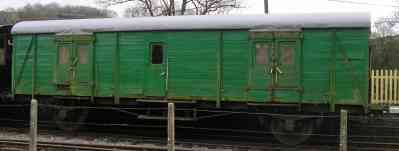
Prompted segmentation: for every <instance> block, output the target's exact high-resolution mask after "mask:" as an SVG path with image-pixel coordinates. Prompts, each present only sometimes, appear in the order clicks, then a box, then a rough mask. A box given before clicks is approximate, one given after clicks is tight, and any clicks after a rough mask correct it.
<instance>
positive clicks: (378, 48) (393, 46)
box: [369, 12, 399, 69]
mask: <svg viewBox="0 0 399 151" xmlns="http://www.w3.org/2000/svg"><path fill="white" fill-rule="evenodd" d="M398 14H399V12H395V14H394V15H393V16H392V17H388V18H381V19H379V20H377V21H376V22H375V23H374V28H373V29H374V31H373V33H372V34H371V36H370V42H369V48H370V56H371V58H370V61H371V66H372V68H375V69H392V68H396V69H397V68H399V59H398V58H399V35H398V32H397V27H398V26H397V25H398V23H399V15H398Z"/></svg>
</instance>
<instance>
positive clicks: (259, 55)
mask: <svg viewBox="0 0 399 151" xmlns="http://www.w3.org/2000/svg"><path fill="white" fill-rule="evenodd" d="M268 53H269V45H267V44H256V54H255V55H256V64H267V63H268V61H269V55H268Z"/></svg>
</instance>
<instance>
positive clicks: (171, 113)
mask: <svg viewBox="0 0 399 151" xmlns="http://www.w3.org/2000/svg"><path fill="white" fill-rule="evenodd" d="M168 151H175V104H174V103H168Z"/></svg>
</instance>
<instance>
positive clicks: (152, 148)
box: [0, 140, 337, 151]
mask: <svg viewBox="0 0 399 151" xmlns="http://www.w3.org/2000/svg"><path fill="white" fill-rule="evenodd" d="M177 144H178V145H177V147H176V151H236V150H237V151H238V150H239V151H245V150H251V151H287V150H288V151H294V150H295V151H336V150H337V148H336V147H326V146H314V145H307V146H306V145H304V146H291V147H283V146H281V145H276V144H265V145H264V146H249V145H221V144H198V143H194V144H192V143H189V142H185V143H184V144H183V143H182V142H179V143H177ZM181 146H190V147H181ZM204 146H206V147H204ZM28 147H29V141H28V140H0V151H25V150H28ZM38 149H39V150H41V151H47V150H57V151H59V150H79V151H116V150H117V151H165V150H167V148H166V146H165V145H159V146H157V145H154V144H141V145H103V144H81V143H63V142H44V141H40V142H38Z"/></svg>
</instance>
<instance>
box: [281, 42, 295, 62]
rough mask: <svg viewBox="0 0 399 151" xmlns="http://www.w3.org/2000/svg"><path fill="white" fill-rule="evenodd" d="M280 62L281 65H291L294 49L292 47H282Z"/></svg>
mask: <svg viewBox="0 0 399 151" xmlns="http://www.w3.org/2000/svg"><path fill="white" fill-rule="evenodd" d="M281 49H282V50H283V51H282V53H283V54H282V62H283V64H293V63H294V48H292V47H288V46H285V47H282V48H281Z"/></svg>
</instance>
